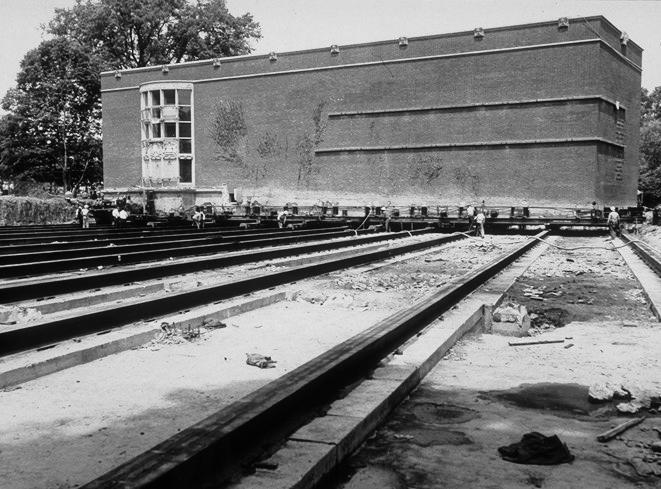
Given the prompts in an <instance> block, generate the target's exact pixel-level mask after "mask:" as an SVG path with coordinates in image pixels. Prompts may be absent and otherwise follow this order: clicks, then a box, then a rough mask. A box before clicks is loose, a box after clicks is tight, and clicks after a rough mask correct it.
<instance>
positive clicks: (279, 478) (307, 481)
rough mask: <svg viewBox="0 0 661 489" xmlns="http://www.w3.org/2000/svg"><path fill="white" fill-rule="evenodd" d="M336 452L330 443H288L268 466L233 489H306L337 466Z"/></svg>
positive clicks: (267, 462)
mask: <svg viewBox="0 0 661 489" xmlns="http://www.w3.org/2000/svg"><path fill="white" fill-rule="evenodd" d="M336 452H337V449H336V448H335V445H329V444H327V443H314V442H301V441H287V442H286V443H285V445H284V446H283V447H282V448H281V449H280V450H278V451H277V452H276V453H275V454H274V455H273V456H272V457H271V458H269V459H268V460H266V461H265V464H268V465H271V466H273V467H275V468H274V469H273V470H266V469H257V471H256V472H255V473H254V474H252V475H249V476H248V477H244V478H243V479H241V480H240V481H239V482H238V483H236V484H231V485H230V486H229V487H230V488H231V489H285V488H287V489H303V488H306V487H313V486H314V485H315V484H316V483H318V482H319V481H320V480H321V478H322V477H323V476H324V475H325V474H327V473H328V472H330V471H331V470H332V468H333V467H335V465H336V464H337V453H336Z"/></svg>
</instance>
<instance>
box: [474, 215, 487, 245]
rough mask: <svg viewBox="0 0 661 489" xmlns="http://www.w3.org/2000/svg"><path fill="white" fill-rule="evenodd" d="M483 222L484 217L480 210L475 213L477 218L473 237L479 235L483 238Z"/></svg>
mask: <svg viewBox="0 0 661 489" xmlns="http://www.w3.org/2000/svg"><path fill="white" fill-rule="evenodd" d="M485 220H486V216H485V215H484V212H483V211H482V209H480V210H479V211H478V213H477V216H476V217H475V236H478V235H479V236H480V237H481V238H484V221H485Z"/></svg>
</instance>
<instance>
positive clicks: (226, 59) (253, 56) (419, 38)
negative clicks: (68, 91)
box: [101, 15, 643, 77]
mask: <svg viewBox="0 0 661 489" xmlns="http://www.w3.org/2000/svg"><path fill="white" fill-rule="evenodd" d="M590 20H600V21H602V22H605V23H606V24H607V25H608V26H609V27H611V28H613V29H615V30H616V31H618V32H623V31H621V30H620V29H618V28H617V27H615V25H614V24H613V23H612V22H610V21H609V20H608V19H607V18H606V17H604V16H603V15H592V16H589V17H572V18H570V19H569V22H581V21H590ZM557 22H558V20H557V19H556V20H546V21H541V22H529V23H525V24H516V25H509V26H500V27H490V28H485V29H484V32H499V31H506V30H511V29H523V28H527V27H541V26H545V25H556V24H557ZM472 34H473V31H472V30H465V31H456V32H449V33H444V34H429V35H425V36H416V37H409V38H408V39H409V41H426V40H431V39H442V38H445V37H455V36H463V35H472ZM396 40H397V38H392V39H385V40H381V41H370V42H362V43H351V44H340V45H338V46H339V47H340V48H355V47H369V46H377V45H379V44H386V43H389V42H393V41H396ZM629 43H630V44H632V45H634V46H636V47H637V48H638V49H640V50H641V51H643V48H641V47H640V46H639V45H638V44H636V43H635V42H634V41H632V40H629ZM328 48H329V46H325V47H319V48H309V49H298V50H294V51H275V52H276V53H277V54H278V55H281V56H291V55H296V54H308V53H314V52H325V51H326V50H328ZM268 57H269V54H243V55H238V56H227V57H219V58H218V59H220V60H222V61H221V62H222V63H230V62H237V61H242V60H244V59H260V58H264V59H267V58H268ZM214 59H215V58H205V59H198V60H195V61H184V62H181V63H167V64H163V65H149V66H141V67H139V68H125V69H115V70H106V71H102V72H101V76H102V77H103V76H112V75H114V74H115V73H116V72H120V73H127V74H128V73H139V72H143V71H152V70H159V69H161V67H162V66H168V67H178V66H194V65H198V64H208V63H210V62H212V61H213V60H214Z"/></svg>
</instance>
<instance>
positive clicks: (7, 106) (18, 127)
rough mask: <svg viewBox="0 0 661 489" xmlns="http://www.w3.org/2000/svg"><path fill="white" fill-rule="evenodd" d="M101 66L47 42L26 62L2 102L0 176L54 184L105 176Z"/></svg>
mask: <svg viewBox="0 0 661 489" xmlns="http://www.w3.org/2000/svg"><path fill="white" fill-rule="evenodd" d="M98 73H99V63H98V61H97V60H96V59H95V58H93V57H91V56H90V55H89V54H88V53H87V52H85V51H84V50H83V49H81V48H80V47H78V46H75V45H73V44H70V43H69V42H67V41H66V40H64V39H52V40H48V41H44V42H42V43H41V44H40V45H39V47H38V48H36V49H33V50H31V51H29V52H28V53H27V54H26V55H25V57H24V58H23V60H22V61H21V66H20V72H19V74H18V76H17V79H16V82H17V85H16V88H14V89H11V90H10V91H9V92H8V93H7V94H6V95H5V97H4V98H3V100H2V108H3V109H4V110H6V111H8V112H9V113H8V114H7V115H6V116H4V117H3V119H2V122H1V123H0V172H2V174H3V175H4V176H11V177H14V178H18V179H34V180H38V181H51V182H52V181H55V182H57V183H59V184H61V185H64V187H65V188H70V187H71V186H72V185H71V184H72V183H75V182H72V179H77V178H80V177H83V176H84V175H83V172H86V171H87V170H89V173H87V175H86V177H87V178H98V177H99V176H100V161H101V160H100V157H101V128H100V117H101V104H100V100H99V97H98V93H99V76H98Z"/></svg>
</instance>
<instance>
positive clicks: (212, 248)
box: [0, 230, 354, 278]
mask: <svg viewBox="0 0 661 489" xmlns="http://www.w3.org/2000/svg"><path fill="white" fill-rule="evenodd" d="M298 233H300V234H298ZM298 233H297V232H291V231H289V232H287V233H282V235H280V236H277V237H266V238H265V237H263V236H262V237H260V236H253V237H254V238H258V239H251V238H245V239H244V238H239V239H235V238H230V239H228V240H226V241H222V242H211V243H208V244H195V245H193V246H187V243H186V242H185V241H184V242H181V241H178V242H175V243H172V244H171V245H170V246H169V247H166V248H156V249H149V248H153V247H150V246H146V248H147V250H146V251H145V250H143V251H129V252H121V251H120V252H115V248H109V250H110V251H111V253H110V254H105V253H103V254H102V253H97V254H96V255H91V256H83V257H80V258H63V259H53V260H48V261H37V262H28V263H16V264H10V265H0V277H4V278H9V277H23V276H35V275H42V274H47V273H55V272H65V271H71V270H77V269H80V268H94V267H99V266H102V267H103V266H116V265H127V264H133V263H141V262H149V261H155V260H167V259H169V258H174V257H184V256H192V255H205V254H212V253H219V252H226V251H236V250H242V249H249V248H259V247H265V246H276V245H280V244H285V243H294V242H300V241H314V240H323V239H331V238H341V237H345V236H352V235H354V231H350V230H343V231H323V232H318V231H317V232H312V233H310V231H304V232H298ZM143 248H144V247H143Z"/></svg>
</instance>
